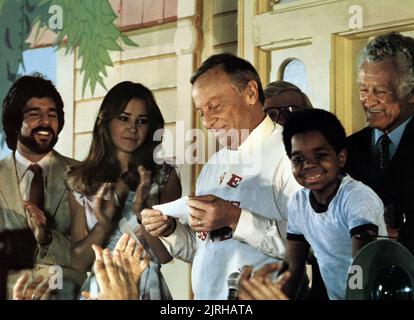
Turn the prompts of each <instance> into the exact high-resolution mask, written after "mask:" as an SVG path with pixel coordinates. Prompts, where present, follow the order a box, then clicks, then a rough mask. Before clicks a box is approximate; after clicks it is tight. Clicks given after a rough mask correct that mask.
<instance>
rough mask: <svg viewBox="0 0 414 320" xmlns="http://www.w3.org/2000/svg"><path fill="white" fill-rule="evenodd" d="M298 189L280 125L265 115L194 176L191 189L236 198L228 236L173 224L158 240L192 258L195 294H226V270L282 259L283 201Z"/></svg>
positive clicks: (212, 296)
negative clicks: (235, 217) (234, 217)
mask: <svg viewBox="0 0 414 320" xmlns="http://www.w3.org/2000/svg"><path fill="white" fill-rule="evenodd" d="M233 160H234V161H233ZM238 160H241V161H238ZM299 189H300V186H299V185H298V184H297V182H296V181H295V179H294V178H293V176H292V170H291V165H290V161H289V159H288V158H287V156H286V152H285V149H284V147H283V142H282V128H281V127H280V126H278V125H276V124H275V123H273V122H272V120H271V119H270V118H269V117H268V116H266V118H265V119H264V120H263V121H262V122H261V123H260V124H259V126H258V127H257V128H255V129H254V130H253V131H252V132H251V133H250V135H249V136H248V137H247V139H246V140H245V141H244V142H243V144H242V145H241V146H240V147H239V148H238V150H227V149H221V150H220V151H218V152H217V153H216V154H214V155H213V156H212V157H211V158H210V160H209V161H208V163H207V164H206V165H205V166H204V167H203V170H202V172H201V173H200V175H199V177H198V178H197V187H196V193H197V195H199V194H214V195H216V196H218V197H220V198H222V199H225V200H228V201H232V202H235V203H238V206H239V207H240V208H242V210H241V216H240V219H239V222H238V225H237V228H236V230H235V231H234V232H233V235H232V238H226V239H224V240H216V239H212V238H211V237H210V235H211V233H208V235H207V237H206V238H205V237H204V236H205V235H203V233H198V234H195V233H194V231H192V230H191V229H190V228H189V227H188V225H183V224H181V223H177V228H176V230H175V232H174V233H173V234H172V235H170V236H169V237H167V238H163V239H162V240H163V242H164V243H165V244H166V246H167V248H168V249H169V250H170V252H171V254H172V255H173V256H175V257H177V258H180V259H182V260H184V261H188V262H190V261H192V262H193V268H192V283H193V291H194V294H195V299H206V300H210V299H226V296H227V277H228V275H229V274H230V273H232V272H235V271H237V270H238V269H239V268H240V267H242V266H243V265H254V266H255V267H260V266H261V265H263V264H264V263H269V262H275V261H277V260H278V259H282V258H283V255H284V251H285V247H284V241H285V237H286V224H287V202H288V200H289V198H290V196H291V195H292V194H293V193H294V192H295V191H297V190H299Z"/></svg>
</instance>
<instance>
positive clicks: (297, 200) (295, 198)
mask: <svg viewBox="0 0 414 320" xmlns="http://www.w3.org/2000/svg"><path fill="white" fill-rule="evenodd" d="M309 192H310V191H309V190H308V189H306V188H303V187H302V188H300V189H299V190H297V191H296V192H294V193H293V194H292V197H291V198H290V200H289V208H290V209H292V210H295V211H296V210H297V209H298V208H299V207H303V206H306V205H307V204H308V203H309Z"/></svg>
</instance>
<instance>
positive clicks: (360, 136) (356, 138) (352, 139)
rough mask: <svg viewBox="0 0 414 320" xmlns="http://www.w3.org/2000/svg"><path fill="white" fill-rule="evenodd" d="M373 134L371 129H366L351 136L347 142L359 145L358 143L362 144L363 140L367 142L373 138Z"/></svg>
mask: <svg viewBox="0 0 414 320" xmlns="http://www.w3.org/2000/svg"><path fill="white" fill-rule="evenodd" d="M371 132H372V128H369V127H365V128H363V129H361V130H359V131H357V132H355V133H353V134H351V135H350V136H349V137H348V138H347V140H348V143H357V142H361V140H365V139H367V138H370V137H371Z"/></svg>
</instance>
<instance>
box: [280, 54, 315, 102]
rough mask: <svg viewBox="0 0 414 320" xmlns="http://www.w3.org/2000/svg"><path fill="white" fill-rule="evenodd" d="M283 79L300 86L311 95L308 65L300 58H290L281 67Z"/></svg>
mask: <svg viewBox="0 0 414 320" xmlns="http://www.w3.org/2000/svg"><path fill="white" fill-rule="evenodd" d="M280 71H281V72H280V74H281V80H283V81H287V82H290V83H293V84H294V85H296V86H298V87H299V88H300V89H301V90H302V91H303V92H304V93H305V94H306V95H308V96H309V95H310V88H309V82H308V74H307V71H306V67H305V65H304V64H303V62H302V61H300V60H299V59H289V60H287V61H286V62H285V63H283V64H282V66H281V68H280Z"/></svg>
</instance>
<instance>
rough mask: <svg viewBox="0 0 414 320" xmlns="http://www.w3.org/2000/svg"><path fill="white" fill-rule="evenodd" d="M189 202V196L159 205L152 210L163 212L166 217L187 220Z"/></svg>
mask: <svg viewBox="0 0 414 320" xmlns="http://www.w3.org/2000/svg"><path fill="white" fill-rule="evenodd" d="M187 201H188V196H185V197H182V198H180V199H177V200H175V201H172V202H168V203H163V204H157V205H155V206H153V207H152V208H153V209H155V210H159V211H161V212H162V213H163V214H165V215H166V216H170V217H174V218H184V219H187V217H188V206H187Z"/></svg>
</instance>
